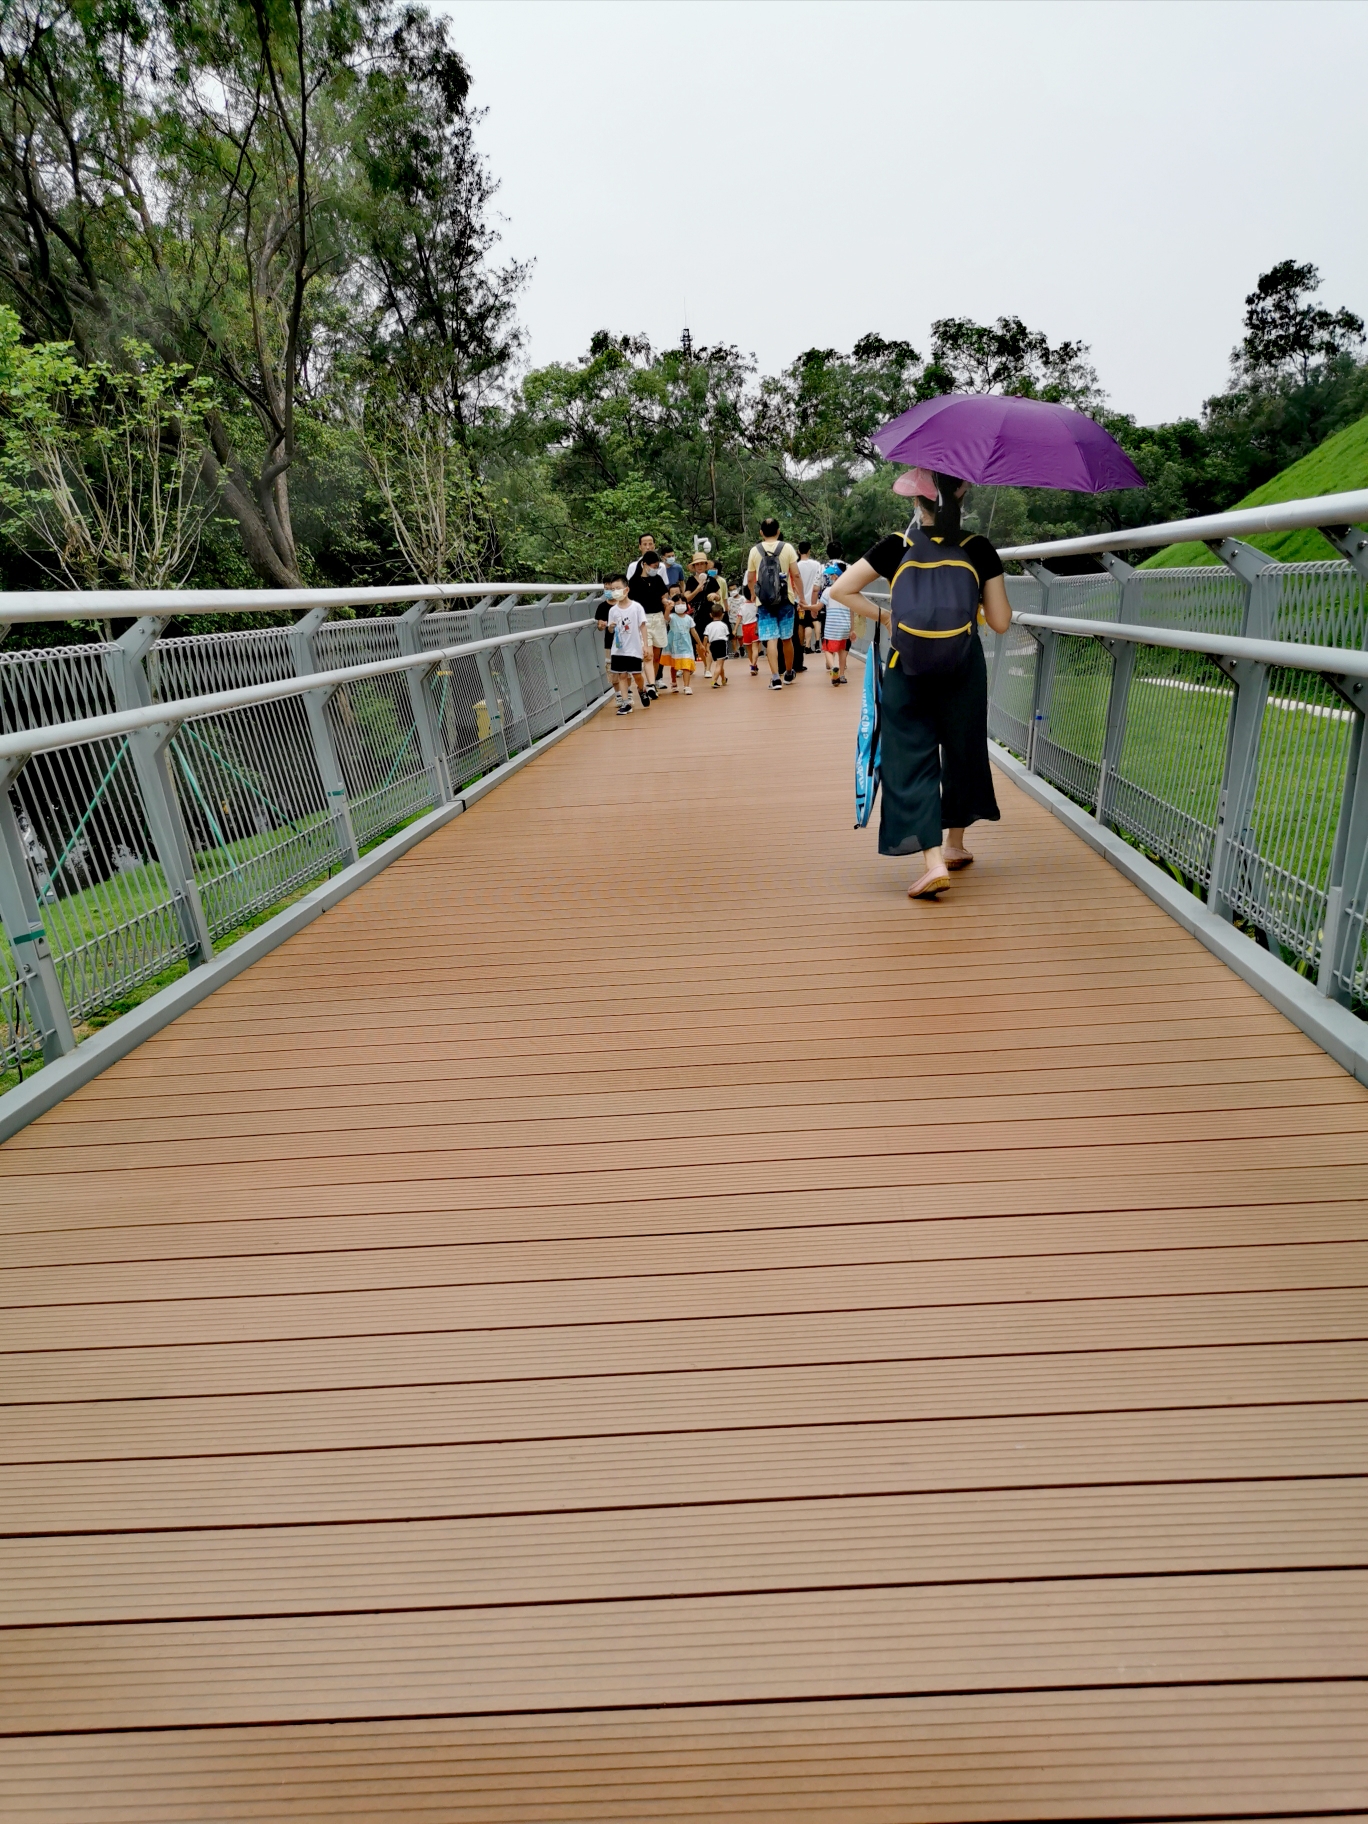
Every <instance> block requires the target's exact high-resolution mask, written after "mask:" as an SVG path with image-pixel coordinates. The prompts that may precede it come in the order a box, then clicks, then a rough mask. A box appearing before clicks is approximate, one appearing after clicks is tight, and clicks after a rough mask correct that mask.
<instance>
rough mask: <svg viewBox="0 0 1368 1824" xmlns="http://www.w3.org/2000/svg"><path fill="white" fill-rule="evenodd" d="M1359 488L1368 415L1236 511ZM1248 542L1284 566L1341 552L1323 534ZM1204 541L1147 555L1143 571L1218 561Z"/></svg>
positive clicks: (1367, 459)
mask: <svg viewBox="0 0 1368 1824" xmlns="http://www.w3.org/2000/svg"><path fill="white" fill-rule="evenodd" d="M1353 488H1368V418H1360V419H1359V421H1358V423H1357V424H1351V425H1347V426H1346V427H1345V429H1344V430H1342V431H1337V432H1336V433H1335V435H1334V436H1333V437H1327V438H1326V440H1325V442H1324V443H1322V444H1319V445H1318V446H1317V447H1316V448H1315V449H1314V450H1312V451H1311V453H1310V455H1308V456H1303V457H1302V459H1301V461H1300V462H1294V463H1293V464H1292V466H1291V467H1290V468H1286V469H1284V470H1283V471H1282V473H1281V474H1279V475H1275V476H1274V477H1273V479H1272V480H1271V481H1266V482H1265V483H1264V484H1263V486H1262V487H1261V488H1255V490H1254V492H1253V493H1252V494H1246V496H1245V497H1244V499H1243V500H1238V501H1236V503H1235V506H1234V507H1233V508H1232V509H1231V511H1232V512H1234V511H1237V510H1238V509H1239V508H1240V507H1265V506H1271V505H1273V504H1274V503H1276V502H1278V501H1283V500H1302V499H1306V498H1309V497H1311V496H1314V495H1316V494H1344V493H1347V492H1348V491H1349V490H1350V489H1353ZM1246 542H1247V543H1249V544H1251V545H1254V546H1256V547H1257V548H1258V549H1259V550H1260V551H1266V552H1267V553H1268V555H1269V556H1270V557H1273V558H1276V559H1277V561H1278V562H1279V563H1280V564H1315V563H1324V562H1325V561H1326V559H1327V558H1334V557H1337V556H1338V552H1336V550H1335V548H1334V546H1333V545H1331V544H1330V543H1329V542H1328V541H1327V540H1326V539H1323V538H1322V537H1321V535H1320V533H1319V532H1316V531H1314V530H1311V529H1307V530H1304V531H1300V532H1258V533H1255V534H1254V535H1253V536H1252V537H1251V538H1250V539H1248V540H1247V541H1246ZM1220 561H1221V560H1220V559H1219V558H1218V557H1213V556H1212V554H1211V552H1210V551H1208V550H1207V548H1206V546H1205V545H1202V544H1183V545H1169V546H1167V547H1166V548H1165V549H1164V550H1162V551H1158V552H1156V553H1155V555H1154V556H1153V557H1148V558H1146V559H1145V561H1144V563H1143V564H1142V565H1141V566H1140V567H1141V569H1142V570H1167V569H1173V568H1178V567H1181V566H1183V565H1187V564H1218V563H1219V562H1220Z"/></svg>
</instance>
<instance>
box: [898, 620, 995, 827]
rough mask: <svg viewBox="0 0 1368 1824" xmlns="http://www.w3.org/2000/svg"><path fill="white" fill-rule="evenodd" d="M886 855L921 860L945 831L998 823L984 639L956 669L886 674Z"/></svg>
mask: <svg viewBox="0 0 1368 1824" xmlns="http://www.w3.org/2000/svg"><path fill="white" fill-rule="evenodd" d="M882 683H883V717H882V721H881V724H880V727H881V736H880V747H881V754H882V760H881V767H880V771H881V785H880V795H881V801H882V806H883V808H882V811H881V812H880V816H879V853H880V855H914V854H916V853H917V852H918V851H919V850H921V849H931V848H935V847H937V846H938V845H939V843H940V840H941V836H942V833H943V832H944V831H945V830H951V829H958V828H959V827H960V826H961V825H962V824H963V825H967V824H971V823H978V822H980V821H984V820H986V821H987V822H989V823H997V822H998V821H999V820H1000V818H1001V816H1002V813H1001V812H1000V811H999V810H998V804H997V795H996V794H995V792H994V791H993V771H992V768H991V766H990V765H989V764H988V667H987V665H986V663H985V662H984V657H983V645H982V642H981V641H980V640H979V638H978V636H977V634H976V635H975V636H974V641H973V644H972V646H971V647H970V650H969V654H968V656H967V658H966V659H965V661H964V663H963V664H962V665H961V666H960V667H959V668H958V670H956V671H952V672H948V673H944V674H939V675H938V674H932V675H930V676H926V677H919V678H913V677H909V676H908V675H907V673H906V672H904V671H903V670H902V669H901V667H900V666H898V665H895V666H893V667H892V669H891V670H890V669H889V668H888V667H887V666H885V667H884V672H883V678H882Z"/></svg>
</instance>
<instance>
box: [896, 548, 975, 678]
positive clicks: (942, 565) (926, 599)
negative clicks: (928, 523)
mask: <svg viewBox="0 0 1368 1824" xmlns="http://www.w3.org/2000/svg"><path fill="white" fill-rule="evenodd" d="M903 542H904V543H905V544H906V546H907V556H906V557H905V558H904V559H903V561H902V563H901V564H899V566H898V568H897V570H896V571H895V573H894V576H893V590H892V602H891V604H890V605H891V608H892V612H893V639H892V646H893V651H892V652H891V653H890V655H889V660H888V663H889V666H890V668H891V667H892V666H894V665H896V666H897V667H898V669H899V670H900V671H906V672H910V673H912V674H913V676H917V677H921V676H925V675H926V674H927V673H928V672H947V671H956V670H958V669H959V667H960V666H961V665H962V664H963V663H964V661H965V659H966V658H967V657H968V656H969V649H970V647H971V646H972V645H973V642H974V638H975V633H974V628H975V625H976V623H977V621H978V606H979V588H980V585H979V574H978V571H977V570H976V569H975V568H974V566H973V564H972V563H971V562H970V561H969V558H968V557H967V556H966V555H965V553H964V552H963V551H962V550H961V549H960V547H959V546H958V545H948V544H947V545H942V544H938V543H937V542H935V541H934V540H933V539H930V538H928V537H927V535H926V533H925V532H923V531H922V529H921V527H920V526H913V527H912V528H911V529H910V530H909V531H907V532H904V534H903Z"/></svg>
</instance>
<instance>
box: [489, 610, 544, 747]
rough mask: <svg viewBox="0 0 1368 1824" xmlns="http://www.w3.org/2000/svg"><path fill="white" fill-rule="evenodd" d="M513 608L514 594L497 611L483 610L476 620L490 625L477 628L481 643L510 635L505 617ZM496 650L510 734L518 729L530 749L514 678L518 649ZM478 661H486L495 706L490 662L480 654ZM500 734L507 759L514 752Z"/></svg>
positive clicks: (519, 688) (518, 684)
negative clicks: (519, 728) (510, 726)
mask: <svg viewBox="0 0 1368 1824" xmlns="http://www.w3.org/2000/svg"><path fill="white" fill-rule="evenodd" d="M517 605H518V598H517V596H516V594H515V595H510V596H507V597H505V599H504V601H503V603H502V605H501V606H500V607H498V608H487V609H486V610H485V612H484V613H483V614H482V615H481V616H480V620H481V622H482V623H483V622H485V621H488V622H489V623H490V625H489V627H488V628H487V629H486V628H485V627H483V626H482V627H481V633H482V635H483V637H484V638H485V639H501V638H503V637H504V635H506V634H508V633H510V632H511V631H512V629H511V628H510V626H509V624H508V623H509V616H510V613H511V611H512V610H513V609H514V608H516V607H517ZM497 650H498V651H499V653H500V654H501V655H502V659H503V665H502V670H503V681H504V688H505V690H507V692H508V709H509V714H510V715H511V716H512V718H513V724H514V731H513V732H514V733H516V730H517V728H518V727H519V726H521V728H522V730H523V734H524V737H525V742H526V745H527V746H528V747H531V745H532V729H531V726H530V724H529V723H528V720H527V711H526V710H525V709H524V708H523V696H522V683H521V681H520V679H519V677H518V665H517V660H516V659H515V657H514V654H515V653H516V652H517V650H518V649H517V647H516V646H500V647H499V648H498V649H497ZM481 657H482V658H484V659H486V660H487V661H488V671H489V683H490V688H491V689H492V690H493V691H494V693H495V695H494V700H495V702H496V703H497V702H498V701H499V698H498V689H497V684H496V682H495V678H494V662H493V658H492V656H491V655H490V654H489V653H487V652H486V653H482V654H481ZM501 719H502V718H501ZM502 732H503V744H504V752H505V753H506V754H509V755H510V756H511V755H512V754H513V753H514V751H515V750H514V746H513V742H512V741H511V740H510V739H509V733H510V731H509V730H508V729H504V730H503V731H502Z"/></svg>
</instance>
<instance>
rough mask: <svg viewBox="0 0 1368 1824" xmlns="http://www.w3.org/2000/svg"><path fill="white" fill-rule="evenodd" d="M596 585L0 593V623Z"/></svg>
mask: <svg viewBox="0 0 1368 1824" xmlns="http://www.w3.org/2000/svg"><path fill="white" fill-rule="evenodd" d="M600 593H601V585H600V584H598V583H411V584H409V585H408V586H407V587H405V586H401V585H399V584H393V585H391V584H388V583H387V584H385V585H383V586H380V585H375V586H372V587H369V588H355V589H52V590H47V589H42V590H36V591H34V592H32V593H28V592H24V593H21V592H20V591H18V590H8V591H0V622H10V623H13V622H15V621H107V620H109V619H110V618H111V617H113V616H118V617H119V619H121V620H122V619H123V618H124V617H125V616H130V615H131V616H133V617H134V618H136V617H137V616H139V615H144V614H154V615H155V614H164V615H173V614H280V613H281V612H282V611H284V610H287V609H295V608H385V607H390V606H395V605H397V604H399V603H400V602H446V601H452V602H458V603H459V602H467V601H470V600H472V599H474V600H482V599H483V598H485V597H486V596H487V597H489V598H490V599H491V600H496V599H498V598H499V597H502V596H510V595H535V596H538V597H542V596H548V595H597V594H600Z"/></svg>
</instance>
